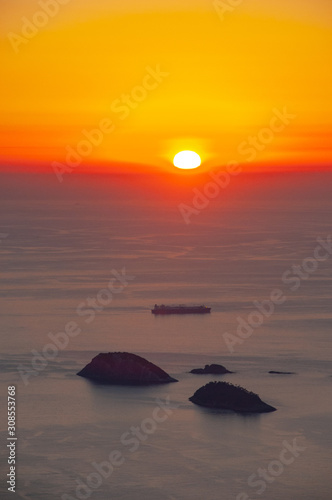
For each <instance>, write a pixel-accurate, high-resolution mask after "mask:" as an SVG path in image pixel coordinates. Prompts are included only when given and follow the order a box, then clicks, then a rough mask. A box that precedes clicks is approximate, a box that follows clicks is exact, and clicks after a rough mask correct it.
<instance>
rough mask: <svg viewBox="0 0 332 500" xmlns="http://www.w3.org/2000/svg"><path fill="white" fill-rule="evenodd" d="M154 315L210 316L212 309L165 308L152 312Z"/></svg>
mask: <svg viewBox="0 0 332 500" xmlns="http://www.w3.org/2000/svg"><path fill="white" fill-rule="evenodd" d="M151 312H152V314H155V315H160V316H165V315H168V314H208V313H210V312H211V308H210V307H165V308H157V309H152V310H151Z"/></svg>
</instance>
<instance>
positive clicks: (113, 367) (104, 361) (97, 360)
mask: <svg viewBox="0 0 332 500" xmlns="http://www.w3.org/2000/svg"><path fill="white" fill-rule="evenodd" d="M77 375H79V376H80V377H85V378H88V379H91V380H94V381H96V382H99V383H103V384H118V385H150V384H166V383H169V382H177V380H176V379H175V378H173V377H170V376H169V375H168V373H166V372H165V371H164V370H162V369H161V368H159V367H158V366H156V365H155V364H153V363H151V362H150V361H147V360H146V359H144V358H142V357H141V356H137V355H136V354H132V353H129V352H109V353H100V354H98V355H97V356H95V357H94V358H93V359H92V361H91V362H90V363H88V364H87V365H86V366H85V367H84V368H83V369H82V370H81V371H79V372H78V373H77Z"/></svg>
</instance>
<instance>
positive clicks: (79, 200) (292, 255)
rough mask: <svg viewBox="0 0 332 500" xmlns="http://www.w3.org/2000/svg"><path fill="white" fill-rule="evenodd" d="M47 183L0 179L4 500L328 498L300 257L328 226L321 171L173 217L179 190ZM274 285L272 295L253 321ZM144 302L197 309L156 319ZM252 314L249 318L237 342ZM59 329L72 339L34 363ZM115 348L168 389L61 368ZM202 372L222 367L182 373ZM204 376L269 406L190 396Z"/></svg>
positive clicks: (316, 344) (321, 352)
mask: <svg viewBox="0 0 332 500" xmlns="http://www.w3.org/2000/svg"><path fill="white" fill-rule="evenodd" d="M66 181H67V180H66ZM234 182H235V181H234ZM56 183H57V181H56V179H52V180H47V181H45V182H44V181H42V180H38V179H34V180H25V179H23V180H22V179H20V178H18V179H14V181H12V180H11V178H10V177H8V179H6V182H5V184H4V186H3V187H2V188H1V193H2V195H3V201H2V203H1V205H2V208H1V226H0V232H1V235H2V236H1V240H0V256H1V259H0V260H1V269H2V274H1V275H2V277H1V284H0V287H1V296H2V301H1V303H2V305H1V383H0V391H1V397H2V400H3V401H4V403H6V395H7V386H8V385H15V386H16V392H17V394H16V410H17V434H16V436H17V438H18V439H17V446H16V453H17V462H16V467H17V468H16V476H17V483H16V496H17V497H18V498H23V499H29V500H30V499H31V500H55V499H62V500H73V499H77V498H79V499H86V498H91V499H95V500H106V499H107V500H109V499H117V500H157V499H158V500H194V499H197V500H201V499H207V500H249V499H250V500H254V499H264V500H281V499H283V500H330V499H331V490H332V481H331V453H332V427H331V417H332V398H331V394H332V369H331V326H332V312H331V299H332V274H331V267H332V255H329V254H328V253H327V252H324V251H323V250H321V251H320V255H321V256H322V255H324V254H326V255H327V257H326V258H325V259H323V258H322V259H321V260H317V258H315V249H316V247H317V245H318V240H317V238H321V239H322V240H321V241H326V240H327V239H328V237H329V235H331V234H332V220H331V208H332V201H331V196H330V187H331V177H329V176H326V175H325V176H323V174H322V175H321V176H319V175H317V176H313V177H309V176H304V177H300V178H299V177H296V176H295V177H293V176H288V177H287V176H285V178H279V177H276V178H274V177H272V178H268V179H265V180H260V181H259V182H255V181H253V180H248V182H247V181H245V180H244V179H243V180H239V181H238V184H236V185H234V186H230V187H229V189H227V190H225V192H224V193H221V194H220V196H219V197H218V198H217V199H214V200H211V202H210V203H209V204H208V206H207V207H206V208H204V209H203V210H202V211H201V213H200V214H199V215H195V216H193V218H192V223H191V224H188V225H187V224H185V222H184V221H183V219H182V217H181V214H180V213H179V210H178V204H179V203H181V202H183V203H186V204H188V205H189V204H190V203H191V201H192V197H193V193H192V191H191V189H192V188H191V187H190V188H189V187H188V188H185V187H183V189H182V190H181V191H179V190H177V191H176V192H175V194H174V195H172V193H170V192H169V187H167V189H166V188H165V186H160V185H159V186H156V188H155V190H151V186H143V185H138V186H133V185H128V184H126V183H125V182H124V181H122V180H118V181H117V182H112V183H110V182H109V184H107V182H106V181H102V182H101V181H100V179H98V180H96V181H94V182H92V181H91V180H86V181H85V182H84V183H83V182H82V183H81V184H79V181H78V176H76V177H75V175H72V176H71V177H68V182H67V185H57V184H56ZM64 184H66V183H64ZM317 255H318V254H316V256H317ZM293 266H300V267H296V268H294V267H293ZM124 269H125V270H124ZM305 269H306V270H307V271H305ZM117 273H119V274H120V275H123V274H125V275H126V276H129V278H130V279H127V280H124V279H122V282H121V281H119V278H117V276H118V274H117ZM285 273H286V274H285ZM299 273H302V274H299ZM110 280H112V281H110ZM109 284H111V287H113V291H112V293H111V292H110V291H109V292H108V293H107V292H105V290H107V289H108V286H109ZM275 289H278V290H279V292H278V293H279V294H280V296H282V299H283V300H282V303H279V304H275V305H274V307H273V311H272V310H270V312H271V314H269V316H267V315H265V316H262V314H261V315H259V314H258V306H257V304H262V303H263V304H265V307H266V308H268V307H271V303H270V306H268V305H267V302H266V301H267V300H269V299H270V297H271V293H272V291H273V290H275ZM108 290H110V289H108ZM114 290H115V291H114ZM264 301H265V302H264ZM155 303H158V304H161V303H166V304H168V303H186V304H188V303H204V304H206V305H209V306H210V307H212V312H211V314H210V315H204V316H194V315H188V316H169V317H155V316H153V315H152V314H151V312H150V309H151V307H153V305H154V304H155ZM95 306H98V308H96V307H95ZM262 318H263V319H262ZM250 321H251V322H255V321H256V323H260V324H259V325H258V324H256V325H255V326H254V327H252V328H251V329H250V326H249V327H247V328H246V327H243V330H241V331H242V332H243V331H244V334H243V335H242V337H241V336H239V335H238V332H237V329H238V325H239V324H240V323H241V324H242V325H244V324H246V325H248V322H250ZM69 322H75V323H76V324H77V325H78V327H79V329H80V333H79V334H78V335H76V336H74V337H70V338H67V345H66V346H64V345H63V346H62V347H63V348H60V347H59V348H58V349H57V350H54V349H53V350H52V348H51V347H48V351H47V352H48V355H49V358H51V357H53V359H48V360H47V361H43V360H40V358H39V364H38V361H37V357H36V356H38V353H39V354H40V353H42V352H43V349H44V352H46V350H47V347H46V346H47V344H50V343H52V342H51V337H52V335H53V337H52V338H53V339H54V338H55V337H54V336H57V334H59V333H60V332H63V331H64V329H65V327H66V325H68V323H69ZM50 334H51V336H50ZM226 334H228V335H226ZM57 337H58V339H60V335H58V336H57ZM244 337H245V338H244ZM63 339H64V336H62V341H63V342H65V341H64V340H63ZM227 339H228V341H227ZM229 339H231V341H230V340H229ZM236 339H237V340H236ZM227 342H228V343H227ZM230 342H231V344H230ZM59 346H60V344H59ZM112 351H129V352H134V353H136V354H140V355H142V356H144V357H146V358H147V359H148V360H150V361H152V362H154V363H156V364H157V365H158V366H160V367H161V368H163V369H164V370H166V371H167V372H168V373H169V374H170V375H172V376H173V377H175V378H177V379H178V380H179V382H178V383H174V384H167V385H162V386H155V387H116V386H99V385H95V384H93V383H91V382H89V381H88V380H86V379H83V378H80V377H77V376H76V373H77V371H79V370H80V369H81V368H82V367H83V366H84V365H85V364H86V363H88V362H89V361H90V360H91V359H92V357H94V356H95V355H96V354H98V353H99V352H112ZM231 351H232V352H231ZM36 363H37V364H36ZM207 363H220V364H223V365H225V366H226V367H227V368H228V369H229V370H231V371H233V372H234V373H232V374H227V375H223V376H219V377H218V376H210V375H204V376H203V375H193V374H190V373H188V372H189V371H190V370H191V369H192V368H195V367H202V366H204V365H205V364H207ZM36 367H37V369H36ZM19 369H20V370H21V374H20V373H19ZM33 369H34V370H35V371H33V372H32V371H31V370H33ZM29 370H30V372H29ZM270 370H274V371H285V372H294V373H293V374H289V375H286V374H284V375H278V374H269V373H268V372H269V371H270ZM23 379H25V382H24V380H23ZM211 380H226V381H229V382H232V383H234V384H239V385H241V386H243V387H245V388H247V389H249V390H251V391H254V392H257V393H258V394H259V395H260V397H261V398H262V399H263V400H264V401H265V402H267V403H269V404H271V405H273V406H275V407H276V408H277V411H276V412H274V413H269V414H261V415H250V414H248V415H239V414H235V413H233V412H226V411H224V412H222V411H213V410H209V409H204V408H201V407H198V406H195V405H193V404H192V403H191V402H190V401H188V398H189V397H190V396H191V395H192V394H193V393H194V392H195V391H196V390H197V389H198V388H199V387H201V386H202V385H204V384H205V383H207V382H208V381H211ZM6 412H7V409H6V404H3V405H2V408H1V415H0V416H1V421H0V430H1V450H0V452H1V481H2V483H1V498H4V499H7V498H8V499H9V498H13V493H10V492H8V491H7V486H8V485H6V474H7V472H8V468H9V466H8V464H7V455H8V448H7V447H6V444H7V429H6V427H7V425H6ZM157 415H158V417H157ZM111 458H112V459H114V464H113V470H111V467H110V466H109V462H110V460H111Z"/></svg>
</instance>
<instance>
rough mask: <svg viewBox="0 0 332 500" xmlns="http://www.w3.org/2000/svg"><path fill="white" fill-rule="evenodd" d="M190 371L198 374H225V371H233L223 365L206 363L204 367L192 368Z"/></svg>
mask: <svg viewBox="0 0 332 500" xmlns="http://www.w3.org/2000/svg"><path fill="white" fill-rule="evenodd" d="M189 373H195V374H197V375H202V374H212V375H223V374H224V373H233V372H230V371H229V370H227V368H225V367H224V366H222V365H216V364H214V363H213V364H212V365H205V367H204V368H194V369H193V370H190V372H189Z"/></svg>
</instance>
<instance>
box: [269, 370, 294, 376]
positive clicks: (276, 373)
mask: <svg viewBox="0 0 332 500" xmlns="http://www.w3.org/2000/svg"><path fill="white" fill-rule="evenodd" d="M269 373H272V374H273V375H295V372H276V371H274V370H271V371H269Z"/></svg>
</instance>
